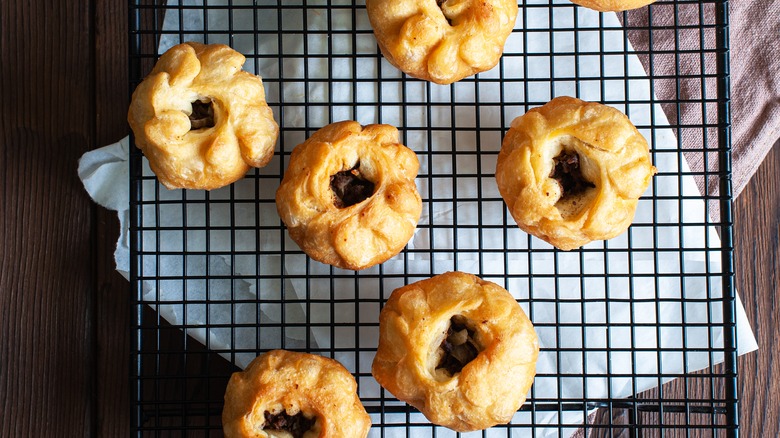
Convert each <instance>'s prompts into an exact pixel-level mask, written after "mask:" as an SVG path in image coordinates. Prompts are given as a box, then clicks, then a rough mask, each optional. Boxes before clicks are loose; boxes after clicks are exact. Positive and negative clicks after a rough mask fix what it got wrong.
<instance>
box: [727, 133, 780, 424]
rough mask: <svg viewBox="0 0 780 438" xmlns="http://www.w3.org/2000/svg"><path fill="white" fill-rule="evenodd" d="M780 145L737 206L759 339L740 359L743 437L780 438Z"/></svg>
mask: <svg viewBox="0 0 780 438" xmlns="http://www.w3.org/2000/svg"><path fill="white" fill-rule="evenodd" d="M779 175H780V143H776V144H775V145H774V146H773V147H772V150H771V151H770V152H769V154H768V155H767V157H766V159H765V160H764V162H763V163H762V164H761V166H760V167H759V169H758V172H756V174H755V176H754V177H753V179H752V180H751V181H750V183H748V185H747V187H746V188H745V190H744V191H743V192H742V194H740V197H739V198H738V199H737V200H736V203H735V213H736V214H735V217H734V223H735V236H734V237H735V241H734V247H735V263H736V279H737V288H738V289H737V290H738V291H739V294H740V296H741V297H742V303H743V304H744V306H745V312H746V313H747V316H748V320H749V321H750V323H751V325H752V326H753V331H754V333H755V334H756V338H757V340H758V348H759V350H758V352H755V353H750V354H746V355H745V356H742V357H740V358H739V360H738V362H737V366H738V368H739V380H738V382H739V393H740V398H741V411H740V420H741V425H740V428H741V429H742V436H746V437H758V436H766V437H770V436H771V437H776V436H780V417H779V416H778V414H777V413H778V412H780V379H778V378H777V376H778V375H780V303H778V299H780V286H778V284H779V283H778V282H780V278H778V275H779V274H778V273H780V176H779Z"/></svg>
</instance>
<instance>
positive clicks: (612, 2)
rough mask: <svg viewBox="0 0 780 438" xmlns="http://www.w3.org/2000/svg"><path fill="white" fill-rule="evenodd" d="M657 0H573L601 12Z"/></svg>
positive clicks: (634, 6) (646, 3) (618, 9)
mask: <svg viewBox="0 0 780 438" xmlns="http://www.w3.org/2000/svg"><path fill="white" fill-rule="evenodd" d="M654 1H655V0H571V2H572V3H575V4H578V5H580V6H584V7H586V8H588V9H593V10H596V11H599V12H621V11H627V10H629V9H638V8H641V7H643V6H647V5H649V4H650V3H653V2H654Z"/></svg>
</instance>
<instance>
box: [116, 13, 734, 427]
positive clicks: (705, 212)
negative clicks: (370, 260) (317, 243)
mask: <svg viewBox="0 0 780 438" xmlns="http://www.w3.org/2000/svg"><path fill="white" fill-rule="evenodd" d="M727 6H728V2H727V1H725V0H702V1H692V0H676V1H664V0H659V2H657V3H655V4H653V5H651V6H649V7H646V8H643V9H641V10H638V11H635V12H631V13H620V14H617V15H616V16H615V15H614V14H598V13H596V12H593V11H590V10H587V9H584V8H582V7H579V6H575V5H573V4H571V3H569V2H568V1H567V0H525V1H523V2H521V3H520V15H519V16H518V24H517V27H516V30H515V31H514V33H513V34H512V35H511V36H510V38H509V40H508V42H507V44H506V47H505V52H504V56H503V58H502V60H501V62H500V64H499V65H498V66H497V67H496V68H495V69H493V70H491V71H489V72H485V73H481V74H479V75H477V76H476V77H469V78H466V79H463V80H462V81H460V82H458V83H456V84H453V85H451V86H438V85H432V84H429V83H426V82H423V81H420V80H416V79H413V78H409V77H407V76H405V75H403V74H401V73H400V72H399V71H398V70H396V69H395V68H394V67H392V66H390V65H389V64H388V63H387V62H386V61H385V60H383V58H382V55H381V53H380V52H379V50H378V48H377V46H376V42H375V40H374V37H373V34H372V31H371V28H370V26H369V23H368V20H367V16H366V11H365V6H364V2H363V1H361V0H170V1H167V2H166V1H163V0H134V1H130V8H129V16H130V61H131V84H130V86H131V89H133V88H134V87H135V86H136V85H137V84H138V82H140V80H141V79H142V78H143V76H144V75H146V74H147V73H148V72H149V71H150V70H151V67H152V66H153V65H154V62H155V61H156V59H157V57H158V56H159V54H160V53H161V52H162V51H163V50H164V49H166V48H167V47H170V45H172V44H175V43H178V42H182V41H187V40H197V41H205V42H209V43H215V42H219V43H225V44H229V45H230V46H232V47H234V48H236V49H237V50H239V51H241V52H242V53H244V54H245V55H246V57H247V63H246V64H245V67H244V68H245V69H247V70H249V71H252V72H254V73H257V74H260V75H261V76H263V79H264V82H265V86H266V92H267V97H268V102H269V105H270V106H271V107H272V108H273V110H274V114H275V117H276V120H277V121H278V122H279V125H280V128H281V134H280V139H279V144H278V146H277V151H276V155H275V157H274V160H273V161H272V162H271V164H270V165H268V166H267V167H265V168H263V169H259V170H253V171H250V173H248V174H247V175H246V177H245V178H244V179H242V180H240V181H239V182H237V183H235V184H233V185H231V186H229V187H226V188H223V189H219V190H215V191H212V192H208V193H207V192H197V191H182V190H179V191H168V190H166V189H164V188H163V187H162V186H160V185H159V183H158V182H157V180H156V178H155V177H154V175H153V174H152V173H151V172H150V171H149V169H148V166H146V165H145V164H144V159H143V158H142V156H141V154H140V152H138V151H137V150H133V151H132V152H131V204H130V205H131V225H130V227H131V228H130V242H131V281H132V284H133V287H134V290H135V298H134V299H135V307H134V308H135V311H136V318H135V322H136V325H135V326H134V327H133V330H134V331H135V340H136V347H137V348H136V350H135V353H134V355H133V364H134V371H135V373H134V376H133V389H134V394H133V395H134V399H135V404H134V413H133V418H134V433H136V434H138V435H169V434H176V435H179V434H181V433H180V432H181V431H184V432H185V434H186V435H191V434H192V435H195V436H201V435H217V436H218V435H221V421H220V415H221V409H222V403H223V394H224V390H225V386H226V384H227V380H228V378H229V376H230V374H231V373H232V372H233V371H236V370H238V369H239V368H238V366H236V365H234V364H238V365H242V364H246V363H247V361H248V360H250V359H251V358H252V357H254V356H255V355H256V354H258V353H259V352H262V351H265V350H268V349H272V348H287V349H293V350H301V351H308V352H311V353H315V354H322V355H325V356H329V357H334V358H336V359H338V360H339V361H341V362H342V363H344V364H345V366H346V367H347V368H348V369H349V370H350V371H351V372H353V373H354V375H355V377H356V378H357V380H358V384H359V392H360V396H361V399H362V401H363V402H364V404H365V406H366V408H367V410H368V412H369V413H370V414H371V417H372V421H373V428H372V431H371V435H370V436H392V437H395V436H404V437H406V436H409V437H418V436H419V437H423V436H425V437H428V436H453V435H455V433H454V432H452V431H449V430H447V429H444V428H441V427H435V426H433V425H431V424H429V423H428V422H427V421H426V420H425V418H424V417H423V416H422V415H420V414H419V413H418V412H416V411H415V410H414V409H413V408H410V407H408V406H407V405H405V404H403V403H400V402H398V401H397V400H396V399H395V398H394V397H393V396H392V395H390V394H388V393H387V392H385V391H383V390H382V389H381V388H380V387H379V386H378V385H377V383H376V382H375V381H374V380H373V378H372V376H371V373H370V366H371V360H372V358H373V353H374V351H375V347H376V344H375V342H376V337H377V331H378V314H379V311H380V308H381V306H382V304H383V303H384V301H385V300H386V299H387V297H388V296H389V294H390V293H391V292H392V291H393V290H394V289H395V288H396V287H399V286H401V285H403V284H407V283H410V282H413V281H416V280H419V279H422V278H427V277H429V276H431V275H433V274H438V273H442V272H445V271H448V270H454V269H457V270H464V271H469V272H472V273H474V274H476V275H479V276H481V277H483V278H485V279H488V280H491V281H494V282H496V283H498V284H500V285H502V286H504V287H506V288H507V289H508V290H509V291H510V292H511V293H513V294H514V295H515V296H516V297H517V299H518V302H520V304H521V305H522V306H523V308H524V309H525V311H526V313H527V314H528V315H529V317H530V318H531V320H532V321H533V322H534V324H535V327H536V329H537V332H538V333H539V335H540V339H541V342H542V351H541V354H540V363H539V369H538V374H537V378H536V381H535V384H534V387H533V389H532V390H531V392H530V394H529V397H528V400H527V402H526V403H525V405H524V406H523V408H522V409H521V410H520V411H519V412H518V414H517V415H516V416H515V418H514V419H513V421H512V422H511V423H510V424H509V425H501V426H496V427H494V428H491V429H488V430H486V431H484V432H475V433H473V434H466V435H468V436H472V435H473V436H490V437H493V436H507V437H508V436H513V437H515V436H569V435H571V434H572V433H574V432H575V431H577V429H579V428H584V430H585V432H586V433H588V434H589V433H594V434H597V435H600V436H617V435H620V436H657V435H659V436H689V435H694V436H713V435H719V436H720V435H728V436H736V431H737V426H738V412H737V398H736V347H735V343H736V340H735V339H736V338H735V330H736V324H735V319H736V317H735V306H736V304H735V291H734V288H733V265H732V253H731V210H730V201H731V191H730V167H729V166H730V157H729V153H730V143H729V107H728V105H729V95H728V17H727V9H728V8H727ZM670 11H671V12H673V13H672V14H667V12H670ZM616 17H617V19H615V18H616ZM629 37H631V39H632V42H633V43H634V47H633V49H634V50H632V49H631V46H630V44H629ZM558 95H572V96H577V97H580V98H583V99H586V100H594V101H600V102H602V103H606V104H609V105H613V106H615V107H617V108H619V109H621V110H622V111H624V112H625V113H627V114H628V115H629V117H631V119H632V121H634V123H635V124H636V125H637V126H638V127H639V128H640V131H641V132H642V133H643V134H644V135H645V136H646V137H647V138H648V140H649V143H650V144H651V153H652V156H653V160H654V163H656V165H657V166H658V168H659V173H658V175H657V176H656V177H655V179H654V180H653V183H652V186H651V188H650V189H649V190H648V193H646V194H645V196H643V198H642V199H641V201H640V204H639V209H638V214H637V219H636V220H635V222H634V225H632V227H631V228H630V229H629V231H628V232H627V233H624V235H622V236H620V237H617V238H615V239H613V240H610V241H608V242H595V243H592V244H589V245H587V246H585V247H584V248H582V249H580V250H576V251H572V252H561V251H557V250H555V249H553V248H552V247H551V246H549V245H547V244H545V243H543V242H541V241H540V240H538V239H536V238H532V237H529V236H527V235H525V234H524V233H522V232H521V231H520V230H519V229H517V227H516V226H515V224H514V222H513V220H512V218H511V217H510V216H509V215H508V212H507V211H506V209H505V207H504V204H503V202H502V200H501V198H500V196H499V194H498V192H497V190H496V188H495V182H494V171H495V160H496V156H497V153H498V150H499V148H500V144H501V139H502V137H503V135H504V133H505V132H506V129H507V128H508V127H509V123H510V122H511V120H512V119H513V118H514V117H515V116H517V115H520V114H522V113H524V112H525V111H527V110H528V109H529V108H532V107H535V106H539V105H542V104H544V103H546V102H547V101H548V100H549V99H551V98H552V97H555V96H558ZM667 118H668V122H669V123H668V125H667V123H666V121H667ZM344 119H354V120H358V121H359V122H361V123H364V124H367V123H377V122H379V123H389V124H392V125H395V126H398V127H399V130H400V131H401V135H402V140H403V142H404V143H405V144H406V145H408V146H409V147H410V148H412V149H413V150H415V152H416V153H417V155H418V157H419V159H420V163H421V168H420V174H419V176H418V179H417V181H418V186H419V188H420V192H421V196H422V198H423V218H422V220H421V222H420V225H419V227H418V231H417V234H416V235H415V237H414V238H413V239H412V242H410V245H409V246H408V248H407V249H405V250H404V251H403V252H402V253H401V254H400V255H399V256H397V257H395V258H394V259H392V260H391V261H389V262H387V263H385V264H383V265H381V266H377V267H374V268H370V269H367V270H365V271H360V272H352V271H343V270H339V269H334V268H331V267H328V266H325V265H322V264H319V263H317V262H313V261H311V260H310V259H308V258H307V257H306V256H305V255H304V254H303V253H302V252H301V251H300V250H299V248H298V247H297V246H296V245H295V244H294V243H293V242H292V241H291V240H289V238H288V237H287V235H286V231H285V229H284V226H283V224H282V223H281V221H280V220H279V217H278V216H277V215H276V212H275V205H274V194H275V190H276V187H277V186H278V183H279V181H280V179H281V175H282V174H283V172H284V169H285V167H286V163H287V160H288V159H289V155H290V152H291V150H292V149H293V147H294V146H296V145H297V144H299V143H300V142H302V141H303V140H304V139H305V138H306V137H308V136H309V135H310V134H311V133H312V132H314V131H315V130H316V129H318V128H320V127H322V126H323V125H325V124H327V123H330V122H333V121H338V120H344ZM686 160H687V161H688V162H700V163H703V170H697V171H692V170H690V168H689V167H688V166H687V164H686V162H687V161H686ZM697 168H698V167H697ZM697 185H698V186H699V187H706V188H707V190H705V191H704V192H705V193H706V194H705V195H701V194H700V192H699V191H698V190H696V186H697ZM717 362H724V363H723V364H722V365H713V364H715V363H717ZM700 368H701V369H703V370H702V371H696V370H698V369H700ZM694 371H696V372H694ZM672 379H676V380H675V382H674V383H673V384H671V386H669V385H663V384H664V383H666V382H667V381H669V380H672ZM655 387H658V388H655ZM652 388H655V389H652ZM596 409H600V413H599V414H598V415H595V416H593V415H590V414H592V413H593V412H594V411H595V410H596ZM624 434H625V435H624Z"/></svg>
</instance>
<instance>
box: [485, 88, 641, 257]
mask: <svg viewBox="0 0 780 438" xmlns="http://www.w3.org/2000/svg"><path fill="white" fill-rule="evenodd" d="M655 173H656V169H655V167H653V165H652V164H651V163H650V153H649V151H648V146H647V141H645V139H644V137H642V135H641V134H640V133H639V131H638V130H637V129H636V127H634V125H633V124H631V121H629V119H628V117H626V116H625V114H623V113H621V112H620V111H618V110H616V109H614V108H612V107H609V106H606V105H602V104H599V103H589V102H584V101H582V100H579V99H575V98H573V97H558V98H555V99H553V100H551V101H550V102H548V103H547V104H545V105H544V106H542V107H539V108H534V109H532V110H530V111H528V112H527V113H526V114H524V115H522V116H520V117H517V118H516V119H514V120H513V121H512V125H511V127H510V128H509V131H508V132H507V134H506V136H504V141H503V144H502V146H501V151H500V152H499V154H498V162H497V165H496V182H497V183H498V190H499V192H500V193H501V196H502V197H503V198H504V201H505V202H506V205H507V207H509V212H510V213H511V214H512V217H513V218H514V219H515V221H516V222H517V225H518V226H519V227H520V228H521V229H523V230H524V231H525V232H527V233H529V234H533V235H534V236H536V237H539V238H540V239H542V240H545V241H547V242H549V243H550V244H552V245H554V246H555V247H557V248H559V249H562V250H571V249H574V248H578V247H580V246H582V245H585V244H586V243H588V242H590V241H592V240H605V239H611V238H613V237H615V236H617V235H618V234H620V233H622V232H624V231H625V230H626V229H627V228H628V226H629V225H631V222H632V221H633V220H634V213H635V211H636V206H637V202H638V200H639V197H640V196H641V195H642V193H643V192H644V191H645V189H647V186H648V185H649V184H650V179H651V178H652V177H653V175H655Z"/></svg>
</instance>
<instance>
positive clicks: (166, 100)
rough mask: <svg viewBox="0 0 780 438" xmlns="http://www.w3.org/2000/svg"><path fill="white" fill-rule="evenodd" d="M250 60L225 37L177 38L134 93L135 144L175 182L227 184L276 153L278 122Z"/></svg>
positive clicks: (168, 180)
mask: <svg viewBox="0 0 780 438" xmlns="http://www.w3.org/2000/svg"><path fill="white" fill-rule="evenodd" d="M244 60H245V58H244V56H243V55H242V54H240V53H238V52H236V51H235V50H233V49H231V48H230V47H228V46H225V45H221V44H211V45H203V44H200V43H194V42H190V43H185V44H179V45H177V46H174V47H172V48H171V49H170V50H168V51H167V52H165V53H164V54H163V55H162V56H161V57H160V59H159V60H158V61H157V64H156V65H155V66H154V69H153V70H152V72H151V73H150V74H149V76H147V77H146V79H144V80H143V82H141V84H139V85H138V87H137V88H136V89H135V92H133V98H132V102H131V103H130V110H129V112H128V114H127V121H128V122H129V123H130V127H131V128H132V130H133V134H135V143H136V145H137V146H138V147H139V148H140V149H141V150H143V153H144V155H145V156H146V158H148V159H149V165H150V167H151V168H152V171H154V173H155V174H156V175H157V178H158V179H159V180H160V182H161V183H163V184H164V185H165V186H166V187H168V188H169V189H173V188H185V189H206V190H211V189H215V188H218V187H223V186H226V185H228V184H231V183H233V182H235V181H236V180H238V179H240V178H241V177H243V176H244V174H245V173H246V172H247V170H249V168H250V166H251V167H262V166H265V165H266V164H267V163H268V161H270V160H271V157H273V154H274V145H275V144H276V138H277V136H278V134H279V127H278V126H277V124H276V122H275V121H274V118H273V113H272V112H271V109H270V108H269V107H268V105H267V104H266V102H265V90H264V88H263V81H262V79H261V78H260V77H258V76H255V75H253V74H251V73H248V72H245V71H242V70H241V66H242V65H243V64H244Z"/></svg>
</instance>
